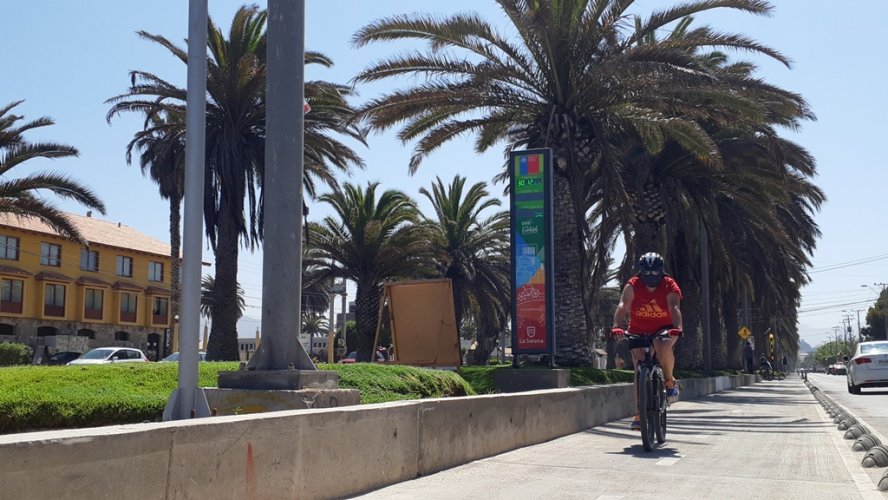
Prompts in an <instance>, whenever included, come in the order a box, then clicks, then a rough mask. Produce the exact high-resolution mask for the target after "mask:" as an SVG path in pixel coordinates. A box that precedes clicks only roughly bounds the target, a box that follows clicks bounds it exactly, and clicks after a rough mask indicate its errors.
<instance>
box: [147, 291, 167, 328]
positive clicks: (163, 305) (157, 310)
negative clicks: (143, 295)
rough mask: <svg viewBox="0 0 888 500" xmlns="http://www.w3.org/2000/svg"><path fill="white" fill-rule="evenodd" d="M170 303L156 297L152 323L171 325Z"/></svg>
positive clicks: (152, 309)
mask: <svg viewBox="0 0 888 500" xmlns="http://www.w3.org/2000/svg"><path fill="white" fill-rule="evenodd" d="M169 309H170V301H169V299H166V298H164V297H154V305H153V306H152V307H151V323H152V324H154V325H165V324H167V323H169Z"/></svg>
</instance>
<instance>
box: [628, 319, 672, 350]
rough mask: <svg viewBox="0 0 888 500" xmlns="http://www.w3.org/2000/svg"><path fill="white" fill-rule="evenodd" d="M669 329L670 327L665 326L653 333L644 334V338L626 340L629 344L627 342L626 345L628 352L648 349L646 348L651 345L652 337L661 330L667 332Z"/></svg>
mask: <svg viewBox="0 0 888 500" xmlns="http://www.w3.org/2000/svg"><path fill="white" fill-rule="evenodd" d="M671 328H672V325H666V326H663V327H662V328H657V329H656V330H654V331H653V333H648V334H644V336H645V338H630V339H627V340H628V341H629V342H628V344H629V345H628V347H629V349H630V350H632V349H642V348H644V347H648V346H650V345H651V343H652V341H651V339H652V338H653V337H654V336H656V335H657V333H659V332H662V331H663V330H669V329H671ZM632 333H635V332H632ZM636 335H642V334H640V333H638V334H636Z"/></svg>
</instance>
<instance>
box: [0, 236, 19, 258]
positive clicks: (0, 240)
mask: <svg viewBox="0 0 888 500" xmlns="http://www.w3.org/2000/svg"><path fill="white" fill-rule="evenodd" d="M18 258H19V239H18V238H16V237H14V236H0V259H6V260H18Z"/></svg>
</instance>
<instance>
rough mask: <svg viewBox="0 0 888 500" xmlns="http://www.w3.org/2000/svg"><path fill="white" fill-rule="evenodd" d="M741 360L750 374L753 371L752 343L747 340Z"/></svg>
mask: <svg viewBox="0 0 888 500" xmlns="http://www.w3.org/2000/svg"><path fill="white" fill-rule="evenodd" d="M743 358H744V359H745V360H746V371H747V373H752V372H754V371H755V356H754V355H753V353H752V342H751V341H749V340H747V341H746V347H744V348H743Z"/></svg>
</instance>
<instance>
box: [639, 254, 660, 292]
mask: <svg viewBox="0 0 888 500" xmlns="http://www.w3.org/2000/svg"><path fill="white" fill-rule="evenodd" d="M638 276H640V277H641V280H642V281H643V282H644V284H645V285H647V286H649V287H651V288H654V287H656V286H657V285H659V284H660V280H662V279H663V257H661V256H660V254H658V253H654V252H648V253H646V254H644V255H642V256H641V257H640V258H639V259H638Z"/></svg>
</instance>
